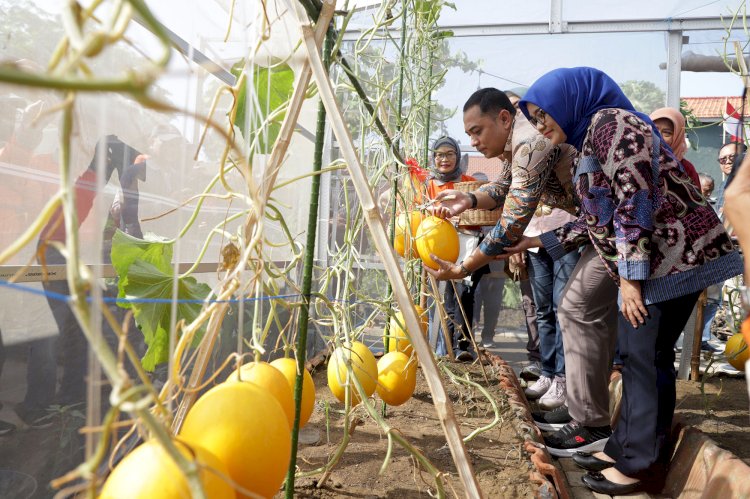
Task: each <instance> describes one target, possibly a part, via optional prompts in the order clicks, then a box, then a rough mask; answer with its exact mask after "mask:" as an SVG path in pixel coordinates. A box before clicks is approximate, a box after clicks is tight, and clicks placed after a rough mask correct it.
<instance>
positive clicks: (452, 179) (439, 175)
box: [426, 136, 489, 361]
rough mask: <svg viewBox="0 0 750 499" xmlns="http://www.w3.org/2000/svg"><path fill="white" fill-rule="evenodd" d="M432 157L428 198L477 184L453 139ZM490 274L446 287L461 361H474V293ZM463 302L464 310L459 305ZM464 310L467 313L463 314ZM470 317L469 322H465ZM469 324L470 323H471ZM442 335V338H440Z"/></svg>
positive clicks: (443, 141) (438, 145)
mask: <svg viewBox="0 0 750 499" xmlns="http://www.w3.org/2000/svg"><path fill="white" fill-rule="evenodd" d="M432 155H433V160H434V165H435V166H434V167H433V169H432V172H431V175H430V177H429V178H428V179H427V186H426V187H427V197H429V198H430V199H435V198H436V197H437V196H438V194H440V193H441V192H443V191H445V190H448V189H454V188H455V187H454V185H455V183H456V182H473V181H474V180H475V179H474V177H471V176H469V175H464V174H463V173H461V167H460V163H461V161H460V160H461V148H460V147H459V145H458V142H456V140H455V139H454V138H452V137H447V136H445V137H440V138H439V139H437V140H436V141H435V142H434V143H433V144H432ZM467 228H468V229H479V227H467ZM488 272H489V267H488V266H487V265H485V266H483V267H481V268H479V269H478V270H476V271H475V272H473V273H472V275H471V284H468V285H467V284H466V283H465V282H464V281H463V280H462V281H456V282H455V286H456V289H455V293H454V290H453V285H451V284H450V283H448V285H446V287H445V296H444V297H443V301H444V302H445V311H446V313H447V314H448V315H449V316H450V318H451V320H449V321H448V330H449V333H450V336H451V338H453V350H454V354H455V356H456V359H458V360H460V361H472V360H474V354H473V353H472V351H473V348H472V345H471V339H470V338H469V335H470V334H472V325H473V323H474V294H475V293H476V289H477V286H478V285H479V280H480V279H481V278H482V275H484V274H486V273H488ZM458 300H461V307H459V306H458ZM461 308H463V310H464V313H461ZM464 314H466V321H464ZM467 322H468V324H467ZM440 337H441V335H438V338H440Z"/></svg>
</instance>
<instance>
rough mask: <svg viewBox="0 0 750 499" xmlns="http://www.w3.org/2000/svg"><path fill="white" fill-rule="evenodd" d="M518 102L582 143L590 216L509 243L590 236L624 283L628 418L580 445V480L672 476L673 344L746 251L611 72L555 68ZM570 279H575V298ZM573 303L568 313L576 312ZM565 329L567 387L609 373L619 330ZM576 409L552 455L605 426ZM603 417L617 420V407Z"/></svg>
mask: <svg viewBox="0 0 750 499" xmlns="http://www.w3.org/2000/svg"><path fill="white" fill-rule="evenodd" d="M519 106H520V108H521V111H522V112H523V113H524V114H525V115H526V116H527V117H528V118H529V121H530V122H531V123H532V124H534V125H535V126H536V127H537V129H538V130H539V131H540V132H541V133H543V134H545V135H546V136H548V137H550V139H551V140H552V142H553V143H555V144H559V143H568V144H571V145H573V146H574V147H575V148H576V149H577V150H579V151H580V152H581V156H580V157H579V161H578V164H577V166H576V172H575V174H576V177H575V184H576V190H577V192H578V196H579V199H581V214H580V217H579V218H578V220H576V221H575V222H571V223H568V224H566V225H565V226H564V227H562V228H560V229H558V230H556V231H553V232H547V233H544V234H542V235H540V236H538V237H535V238H524V239H522V240H521V241H520V242H519V243H518V244H516V245H514V246H513V247H512V248H507V251H509V252H518V251H523V250H526V249H528V248H530V247H540V246H544V247H545V248H546V249H547V251H549V253H550V254H551V255H552V256H553V257H558V258H559V257H560V256H562V255H563V254H564V253H565V252H567V251H569V250H570V249H571V248H575V247H578V246H580V245H589V244H590V245H592V246H593V247H594V249H595V250H596V254H597V256H598V257H599V258H601V260H602V261H604V262H605V265H606V270H607V273H608V274H609V275H610V276H611V278H612V281H613V282H615V283H617V284H619V288H620V289H619V300H618V301H617V302H615V303H618V304H619V309H620V312H621V315H620V317H619V325H618V334H617V336H619V337H620V347H621V355H622V357H623V360H624V367H623V372H622V381H623V395H622V405H621V412H620V419H619V421H618V424H617V427H616V429H615V432H614V433H613V434H612V438H600V439H598V440H599V441H600V442H601V441H604V442H606V444H605V445H604V446H603V452H598V453H596V454H589V453H576V454H574V455H573V459H574V461H575V462H576V463H577V464H578V465H579V466H581V467H583V468H584V469H588V470H589V473H588V474H587V475H585V476H584V477H583V481H584V483H585V484H586V485H587V486H588V487H589V488H591V489H592V490H594V491H595V492H598V493H602V494H609V495H622V494H627V493H632V492H635V491H638V490H642V489H644V488H646V480H653V479H655V478H657V479H658V477H663V476H664V473H663V470H661V469H660V468H661V467H662V466H663V465H664V464H665V463H666V462H667V461H668V459H669V456H668V455H667V452H666V450H667V449H668V446H667V445H666V443H667V439H668V438H669V432H670V429H671V424H672V416H673V414H674V404H675V369H674V350H673V348H674V342H675V340H676V339H677V337H678V336H679V334H680V333H681V331H682V329H683V327H684V326H685V324H686V322H687V320H688V317H689V315H690V313H691V311H692V308H693V306H694V304H695V302H696V300H697V298H698V295H699V294H700V292H701V291H702V290H703V289H704V287H705V286H706V285H710V284H714V283H718V282H722V281H724V280H726V279H729V278H731V277H733V276H735V275H737V273H739V272H741V269H742V259H741V257H740V255H739V253H738V252H737V251H736V250H735V248H734V246H733V245H732V242H731V240H730V239H729V236H728V234H727V233H726V231H725V230H724V228H723V226H722V225H721V222H720V221H719V219H718V217H717V216H716V213H715V212H714V210H713V209H712V208H711V207H710V206H709V205H708V203H707V202H706V200H705V199H704V198H703V196H700V195H699V193H698V192H697V191H696V189H695V188H694V187H693V185H692V182H691V181H690V179H689V177H688V176H687V174H686V173H685V171H684V168H683V167H682V166H681V165H680V164H679V163H678V162H677V161H676V159H675V158H674V155H673V154H670V151H669V150H668V149H666V148H662V147H661V142H662V140H661V137H660V136H659V133H658V131H657V129H656V127H655V125H654V124H653V123H652V122H651V120H650V119H649V117H648V116H646V115H644V114H642V113H638V112H637V111H636V110H635V109H634V108H633V106H632V104H631V103H630V101H629V100H628V99H627V97H625V95H624V94H623V93H622V90H621V89H620V88H619V87H618V86H617V84H616V83H615V82H614V81H613V80H612V79H611V78H610V77H609V76H607V75H606V74H605V73H603V72H601V71H599V70H597V69H594V68H586V67H579V68H564V69H557V70H553V71H551V72H549V73H547V74H545V75H543V76H542V77H541V78H540V79H539V80H537V81H536V82H535V83H534V84H533V85H532V86H531V88H530V89H529V91H528V92H527V94H526V96H525V97H524V99H523V100H521V102H520V103H519ZM680 242H681V243H680ZM582 263H583V264H584V265H585V264H586V263H587V262H586V261H585V260H584V257H582V258H581V262H579V265H578V267H577V268H576V271H578V269H579V268H580V267H581V266H582ZM574 274H575V272H574ZM573 282H575V276H573V277H571V281H570V283H569V285H568V288H567V289H566V298H568V295H570V293H569V291H570V290H571V289H573V288H572V283H573ZM571 298H573V297H571ZM565 304H566V303H565V300H564V301H563V303H562V305H561V307H560V308H561V311H560V312H561V317H562V316H563V315H564V312H565V313H570V311H569V310H566V308H565ZM580 305H581V307H580V308H583V309H585V308H586V304H585V303H582V304H580ZM577 312H578V309H576V310H575V311H574V313H577ZM563 324H564V323H563ZM563 332H564V334H565V335H566V336H565V339H564V341H565V348H566V352H565V353H566V360H567V363H566V373H567V376H568V383H569V386H570V380H571V378H582V377H583V375H584V374H585V373H587V372H589V371H591V370H592V369H594V368H596V367H597V366H599V371H600V372H598V373H597V377H600V378H601V379H602V380H606V378H607V375H608V373H609V363H610V362H611V358H612V353H613V351H614V344H615V341H614V340H615V338H614V337H610V338H606V337H605V338H600V337H598V336H596V335H592V334H591V333H592V332H595V330H594V329H593V328H588V329H583V330H579V331H571V330H567V329H565V327H564V325H563ZM569 340H570V341H569ZM569 347H570V348H569ZM607 347H609V349H608V348H607ZM573 350H582V351H584V352H585V353H584V354H583V355H579V356H578V357H577V358H576V362H575V363H574V362H572V359H571V358H570V357H569V356H568V353H569V351H573ZM602 367H603V368H602ZM602 387H603V393H602V394H597V397H600V398H603V399H604V400H608V392H607V388H606V387H607V384H606V382H603V383H602ZM581 389H582V390H586V387H585V386H584V387H582V388H581ZM569 395H570V392H569ZM568 407H569V410H570V413H571V415H572V416H573V417H574V421H572V422H571V423H570V424H569V425H567V426H566V427H564V428H563V429H561V430H560V431H559V432H557V433H556V434H555V438H551V437H550V438H549V439H546V442H547V446H548V450H550V452H552V447H556V448H557V449H559V450H571V449H576V448H579V449H580V448H581V447H582V445H581V441H583V442H586V441H587V440H589V439H590V438H589V436H588V435H587V433H592V431H590V430H593V431H597V432H598V430H599V428H597V427H593V428H589V427H588V425H589V424H591V423H588V424H587V422H585V421H584V422H581V421H580V420H579V418H583V417H586V408H584V407H577V406H574V405H573V404H571V403H570V396H569V401H568ZM603 416H604V418H603V420H602V422H604V423H606V424H607V425H608V423H609V420H608V416H609V415H608V414H606V413H605V414H604V415H603ZM600 433H605V432H600ZM592 436H593V437H594V438H596V435H592ZM591 449H592V450H593V449H595V447H592V448H591ZM599 449H602V447H599Z"/></svg>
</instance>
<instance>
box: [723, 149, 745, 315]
mask: <svg viewBox="0 0 750 499" xmlns="http://www.w3.org/2000/svg"><path fill="white" fill-rule="evenodd" d="M724 199H725V204H724V216H725V217H726V219H727V220H728V221H729V223H731V224H732V226H733V227H734V235H735V237H736V238H737V241H738V242H739V244H740V247H741V248H742V252H743V253H744V254H745V259H744V262H745V282H748V280H750V258H747V254H748V253H750V223H748V219H747V216H748V213H750V156H745V158H744V159H743V160H742V163H741V164H740V166H739V167H738V171H737V173H736V174H735V177H734V179H733V181H732V183H731V184H730V185H729V187H727V190H726V193H725V198H724ZM741 292H742V297H743V300H744V304H745V306H746V307H750V300H748V292H747V288H746V287H744V286H743V288H742V289H741Z"/></svg>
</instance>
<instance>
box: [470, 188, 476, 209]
mask: <svg viewBox="0 0 750 499" xmlns="http://www.w3.org/2000/svg"><path fill="white" fill-rule="evenodd" d="M468 194H469V199H471V209H472V210H473V209H475V208H476V207H477V203H478V201H477V197H476V196H475V195H474V193H473V192H469V193H468Z"/></svg>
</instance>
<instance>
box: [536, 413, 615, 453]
mask: <svg viewBox="0 0 750 499" xmlns="http://www.w3.org/2000/svg"><path fill="white" fill-rule="evenodd" d="M610 435H612V428H610V426H609V425H606V426H583V425H582V424H581V423H579V422H578V421H576V420H572V421H571V422H570V423H568V424H566V425H565V426H563V427H562V428H561V429H559V430H558V431H557V432H555V433H553V434H552V435H550V436H548V437H545V438H544V443H545V444H546V445H547V450H548V451H549V453H550V454H552V455H553V456H557V457H569V456H572V455H573V454H574V453H576V452H579V451H580V452H598V451H601V450H604V446H605V445H606V444H607V440H609V437H610Z"/></svg>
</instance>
